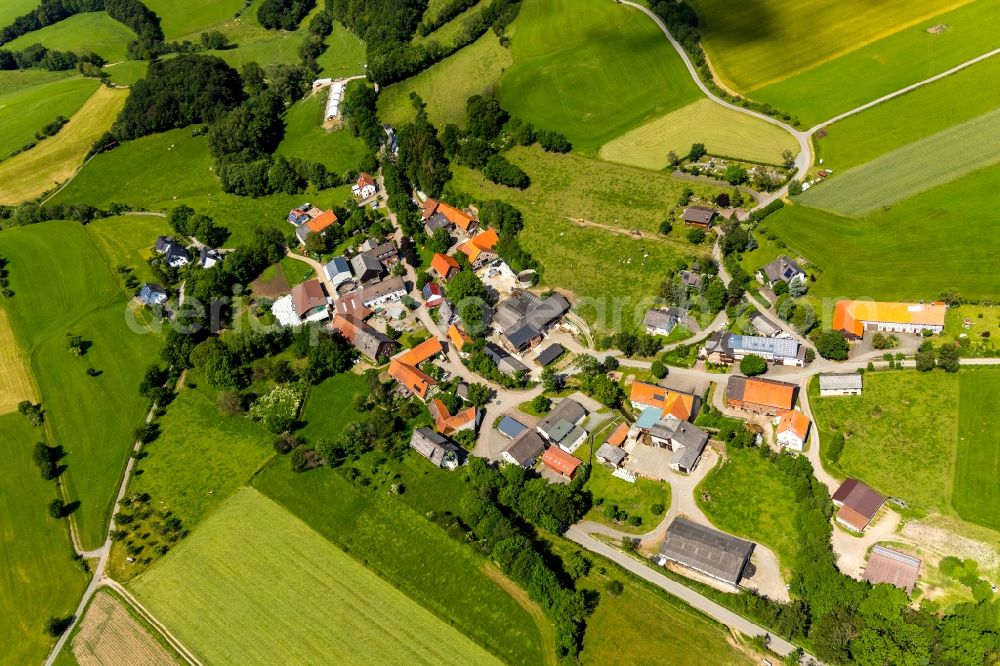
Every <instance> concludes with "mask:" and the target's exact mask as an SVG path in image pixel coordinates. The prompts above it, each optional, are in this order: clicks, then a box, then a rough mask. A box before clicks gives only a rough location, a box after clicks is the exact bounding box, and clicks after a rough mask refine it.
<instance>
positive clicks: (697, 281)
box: [680, 269, 702, 289]
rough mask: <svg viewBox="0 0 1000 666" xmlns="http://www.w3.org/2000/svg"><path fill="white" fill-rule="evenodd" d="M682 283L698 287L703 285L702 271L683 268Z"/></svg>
mask: <svg viewBox="0 0 1000 666" xmlns="http://www.w3.org/2000/svg"><path fill="white" fill-rule="evenodd" d="M680 277H681V284H682V285H684V286H685V287H693V288H695V289H698V288H699V287H701V282H702V277H701V273H696V272H695V271H689V270H686V269H685V270H683V271H681V273H680Z"/></svg>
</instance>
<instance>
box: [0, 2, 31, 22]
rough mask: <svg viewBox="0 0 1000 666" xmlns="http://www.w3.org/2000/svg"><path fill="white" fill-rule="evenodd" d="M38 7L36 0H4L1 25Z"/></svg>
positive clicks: (0, 5) (0, 10)
mask: <svg viewBox="0 0 1000 666" xmlns="http://www.w3.org/2000/svg"><path fill="white" fill-rule="evenodd" d="M36 7H38V3H37V2H36V1H35V0H4V2H2V3H0V25H7V24H9V23H10V22H11V21H13V20H14V19H15V18H17V17H18V16H21V15H22V14H27V13H28V12H30V11H31V10H32V9H35V8H36Z"/></svg>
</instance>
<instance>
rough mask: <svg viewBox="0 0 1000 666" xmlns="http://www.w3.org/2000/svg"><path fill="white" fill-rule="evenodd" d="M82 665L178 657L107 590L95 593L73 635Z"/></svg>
mask: <svg viewBox="0 0 1000 666" xmlns="http://www.w3.org/2000/svg"><path fill="white" fill-rule="evenodd" d="M73 656H74V657H76V660H77V662H79V664H80V666H113V665H117V664H125V663H127V664H133V665H135V666H168V665H173V664H176V663H177V661H176V660H175V659H174V658H173V657H172V656H171V654H170V653H169V652H168V651H167V650H166V648H164V647H163V646H162V645H160V644H159V643H158V642H157V641H156V639H155V638H153V637H152V636H150V635H149V632H148V631H146V629H145V627H143V626H142V625H141V624H139V622H138V621H137V620H136V619H135V618H134V617H132V615H131V614H130V613H129V612H128V610H127V609H126V608H125V607H124V606H123V605H122V604H121V603H120V602H119V601H118V600H117V599H115V598H114V597H113V596H111V595H110V594H108V593H107V592H104V593H100V594H98V595H97V596H95V597H94V602H93V603H92V604H91V605H90V608H89V609H88V610H87V614H86V615H85V616H84V618H83V621H82V622H81V623H80V631H79V633H77V635H76V637H75V638H74V639H73Z"/></svg>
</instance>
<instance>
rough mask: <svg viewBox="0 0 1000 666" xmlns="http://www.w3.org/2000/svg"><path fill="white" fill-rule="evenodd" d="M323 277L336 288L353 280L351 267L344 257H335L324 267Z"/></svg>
mask: <svg viewBox="0 0 1000 666" xmlns="http://www.w3.org/2000/svg"><path fill="white" fill-rule="evenodd" d="M323 277H324V278H326V281H327V282H329V283H330V284H332V285H333V286H334V287H336V286H337V285H339V284H341V283H344V282H347V281H348V280H350V279H351V265H350V264H349V263H348V262H347V259H344V258H343V257H334V258H333V259H331V260H330V261H328V262H327V263H325V264H324V265H323Z"/></svg>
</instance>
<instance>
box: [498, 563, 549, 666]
mask: <svg viewBox="0 0 1000 666" xmlns="http://www.w3.org/2000/svg"><path fill="white" fill-rule="evenodd" d="M481 570H482V572H483V575H485V576H486V577H487V578H489V579H490V580H492V581H493V582H494V583H496V584H497V585H498V586H500V588H501V589H502V590H503V591H504V592H506V593H507V594H509V595H510V597H511V599H513V600H514V601H515V602H517V605H518V606H520V607H521V608H523V609H524V611H525V612H526V613H527V614H528V615H530V616H531V619H532V621H534V623H535V627H537V628H538V638H539V640H540V641H541V642H542V654H543V655H545V664H546V666H557V665H558V663H559V662H558V661H557V660H556V658H555V655H556V637H555V633H554V630H553V626H552V622H551V621H550V620H549V618H548V617H546V615H545V612H544V611H543V610H542V609H541V608H540V607H539V605H538V604H537V603H535V601H533V600H532V599H531V598H530V597H528V593H527V592H525V591H524V590H523V589H521V588H520V587H519V586H518V585H517V584H516V583H514V581H512V580H511V579H510V578H507V576H505V575H504V573H503V572H502V571H501V570H500V569H499V568H497V567H496V565H494V564H492V563H490V562H486V563H484V564H483V566H482V567H481Z"/></svg>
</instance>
